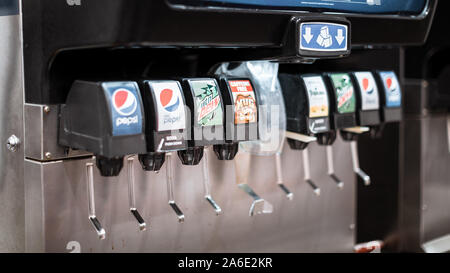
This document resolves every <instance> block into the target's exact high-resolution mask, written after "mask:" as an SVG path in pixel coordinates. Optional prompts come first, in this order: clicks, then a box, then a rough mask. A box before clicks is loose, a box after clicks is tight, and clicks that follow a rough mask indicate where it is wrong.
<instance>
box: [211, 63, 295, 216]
mask: <svg viewBox="0 0 450 273" xmlns="http://www.w3.org/2000/svg"><path fill="white" fill-rule="evenodd" d="M215 74H216V75H217V76H218V77H219V78H220V79H221V80H220V82H221V86H222V91H223V92H225V94H224V100H226V101H227V103H226V105H227V107H228V108H229V109H230V111H227V122H226V125H227V126H226V133H227V137H230V135H232V134H230V133H229V132H236V131H239V129H241V130H242V131H244V132H247V131H248V133H245V134H241V135H242V136H245V137H241V138H240V144H239V147H240V149H241V151H242V152H243V153H249V154H251V155H256V156H271V157H273V158H274V163H275V164H274V167H275V168H274V169H275V172H276V181H275V182H276V183H277V185H278V186H279V188H280V189H281V190H282V191H283V193H284V194H285V195H286V197H287V198H288V200H292V198H293V196H294V195H293V193H292V192H291V191H290V190H289V189H288V188H287V187H286V185H285V184H284V181H283V176H282V166H281V152H282V148H283V143H284V134H285V131H286V115H285V111H284V102H283V95H282V94H281V88H280V85H279V82H278V64H277V63H273V62H268V61H252V62H240V63H224V64H221V65H220V66H219V67H218V68H217V70H216V71H215ZM242 131H241V132H242ZM250 160H251V157H250V156H249V155H247V156H239V155H238V159H237V161H236V162H235V163H236V173H237V177H238V184H239V188H240V189H242V190H243V191H244V192H246V193H247V194H249V195H250V196H251V197H252V198H253V199H254V203H253V204H252V206H251V209H250V215H254V214H258V213H271V212H272V209H273V206H272V205H271V204H270V203H268V202H267V201H266V200H264V199H262V198H260V197H259V196H258V195H257V194H256V193H255V192H254V191H253V189H252V188H251V187H250V186H249V185H248V184H247V182H248V177H247V176H248V175H249V172H247V171H246V170H245V168H244V167H242V166H245V165H246V164H247V163H248V162H249V161H250ZM255 202H257V203H255ZM258 208H259V209H258Z"/></svg>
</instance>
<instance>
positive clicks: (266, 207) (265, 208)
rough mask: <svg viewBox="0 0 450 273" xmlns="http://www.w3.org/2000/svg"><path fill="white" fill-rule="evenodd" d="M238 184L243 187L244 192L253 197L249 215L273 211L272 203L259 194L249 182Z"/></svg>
mask: <svg viewBox="0 0 450 273" xmlns="http://www.w3.org/2000/svg"><path fill="white" fill-rule="evenodd" d="M238 186H239V188H240V189H242V190H243V191H244V192H246V193H247V194H248V195H250V197H252V198H253V203H252V205H251V206H250V210H249V213H248V214H249V216H253V215H255V214H262V213H272V212H273V206H272V204H270V203H269V202H267V201H266V200H264V199H262V198H261V197H259V195H257V194H256V193H255V192H254V191H253V189H252V188H251V187H250V186H249V185H248V184H239V185H238Z"/></svg>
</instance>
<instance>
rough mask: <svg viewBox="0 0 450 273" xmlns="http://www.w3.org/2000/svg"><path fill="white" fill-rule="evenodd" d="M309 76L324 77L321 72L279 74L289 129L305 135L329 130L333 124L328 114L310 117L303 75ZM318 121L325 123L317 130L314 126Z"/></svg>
mask: <svg viewBox="0 0 450 273" xmlns="http://www.w3.org/2000/svg"><path fill="white" fill-rule="evenodd" d="M309 76H318V77H322V75H320V74H305V75H298V74H286V73H281V74H280V75H279V76H278V78H279V80H280V85H281V89H282V90H283V97H284V103H285V106H286V116H287V130H288V131H291V132H295V133H299V134H304V135H313V134H318V133H325V132H329V131H330V130H331V126H330V119H329V117H328V116H326V117H313V118H310V102H309V96H308V94H307V93H308V91H307V88H306V86H305V83H304V80H303V77H309ZM325 87H326V85H325ZM328 104H329V99H328ZM316 123H320V124H323V125H322V127H321V128H320V129H317V130H316V128H317V127H314V124H316Z"/></svg>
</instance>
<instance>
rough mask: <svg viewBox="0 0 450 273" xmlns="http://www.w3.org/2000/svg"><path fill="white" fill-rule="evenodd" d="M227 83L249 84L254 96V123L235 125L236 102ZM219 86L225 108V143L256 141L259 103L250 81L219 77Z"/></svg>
mask: <svg viewBox="0 0 450 273" xmlns="http://www.w3.org/2000/svg"><path fill="white" fill-rule="evenodd" d="M229 81H248V82H249V83H250V85H251V88H252V90H253V95H254V97H253V98H254V103H255V105H254V108H255V109H256V120H255V121H254V122H247V123H241V124H237V121H236V114H237V113H236V111H237V110H236V101H235V100H234V97H233V91H232V88H231V87H230V85H229ZM219 84H220V90H221V92H222V99H223V104H224V107H225V126H224V133H225V134H224V136H225V142H226V143H232V142H237V141H251V140H258V121H259V114H258V105H259V102H258V95H257V90H255V88H254V85H253V84H252V82H251V80H250V79H248V78H234V77H220V79H219ZM241 133H242V134H241Z"/></svg>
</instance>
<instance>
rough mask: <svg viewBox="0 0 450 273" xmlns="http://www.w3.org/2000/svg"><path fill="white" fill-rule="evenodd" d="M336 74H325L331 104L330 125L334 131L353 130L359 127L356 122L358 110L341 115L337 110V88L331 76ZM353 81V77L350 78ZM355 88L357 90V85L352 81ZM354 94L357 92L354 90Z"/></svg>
mask: <svg viewBox="0 0 450 273" xmlns="http://www.w3.org/2000/svg"><path fill="white" fill-rule="evenodd" d="M331 74H334V73H324V80H325V84H326V86H327V89H328V98H329V103H330V120H331V121H330V125H331V128H332V129H333V130H336V131H337V130H340V129H345V128H351V127H355V126H357V125H358V123H357V121H356V108H355V112H352V113H339V111H338V108H337V95H336V88H335V86H334V85H333V83H332V80H331V78H330V75H331ZM350 79H351V77H350ZM352 84H353V88H355V83H354V82H353V80H352ZM354 92H356V90H355V89H354Z"/></svg>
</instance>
